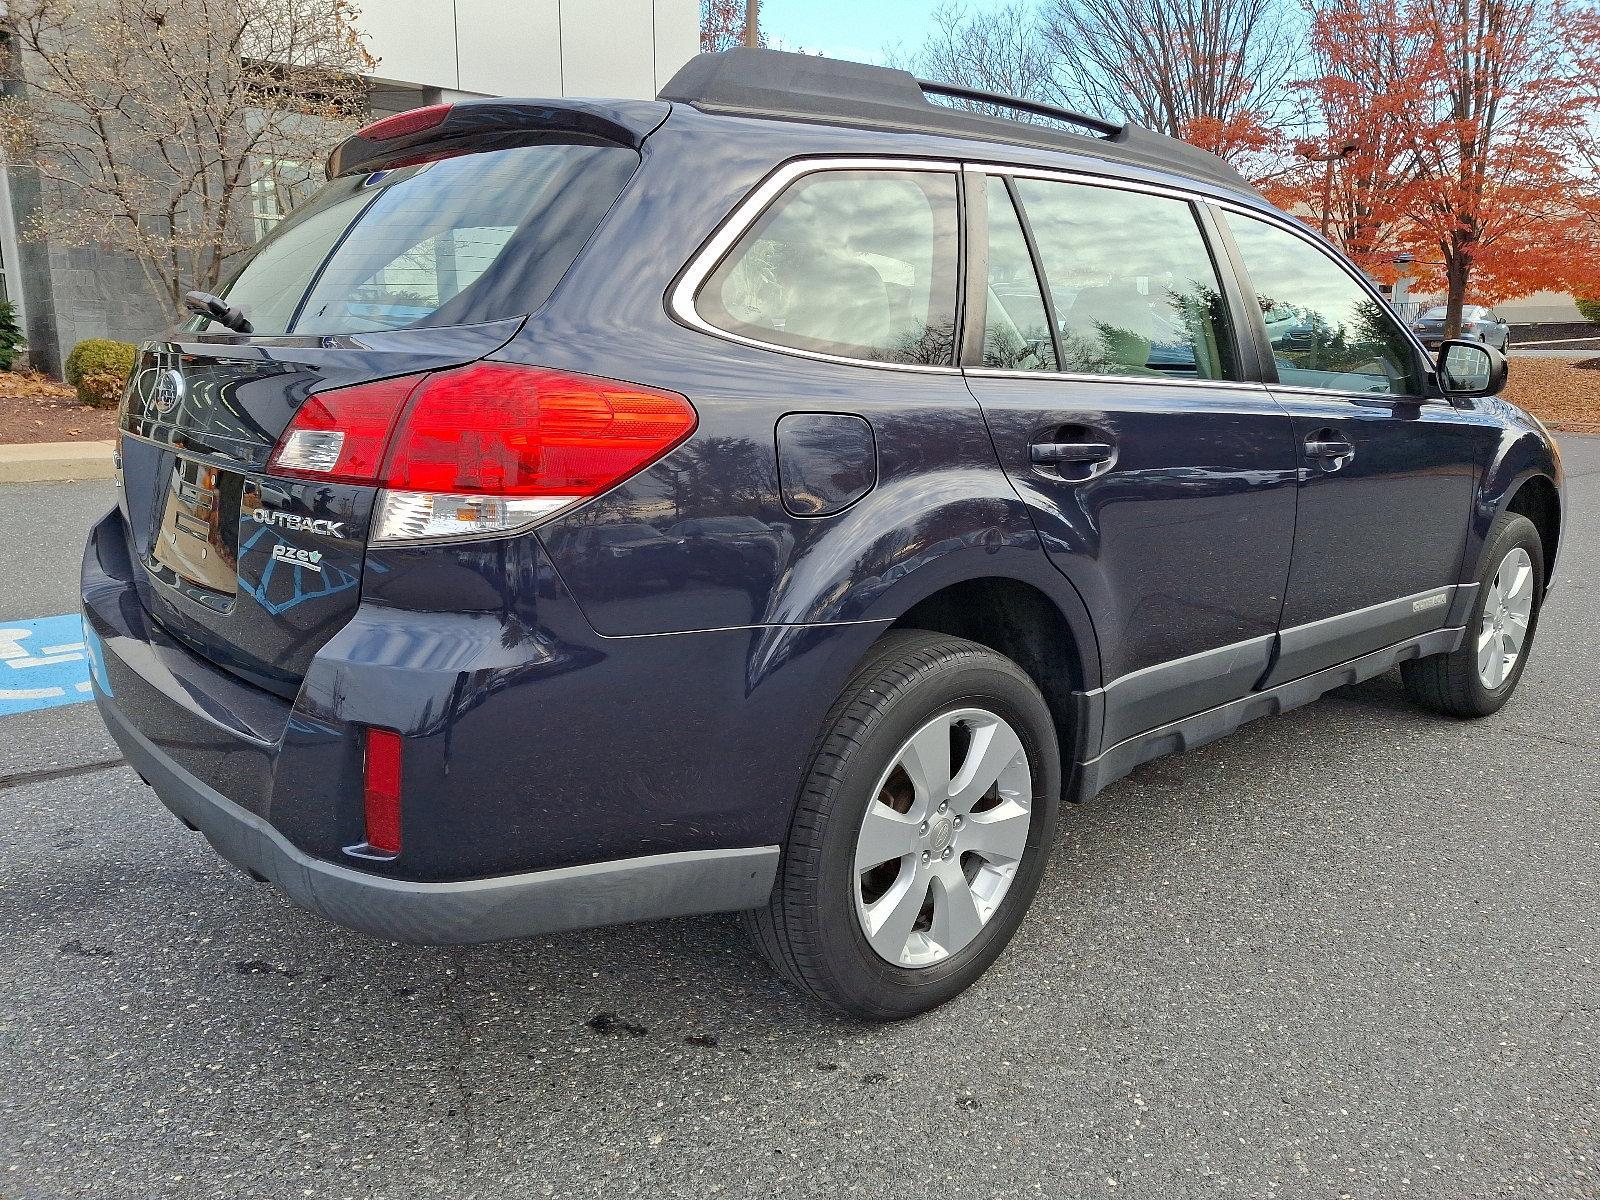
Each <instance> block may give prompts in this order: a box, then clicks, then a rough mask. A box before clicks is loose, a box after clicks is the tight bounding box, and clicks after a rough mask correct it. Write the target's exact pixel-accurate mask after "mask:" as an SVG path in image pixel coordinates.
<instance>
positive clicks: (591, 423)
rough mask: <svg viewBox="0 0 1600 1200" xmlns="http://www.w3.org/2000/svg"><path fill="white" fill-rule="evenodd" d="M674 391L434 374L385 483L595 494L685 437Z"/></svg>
mask: <svg viewBox="0 0 1600 1200" xmlns="http://www.w3.org/2000/svg"><path fill="white" fill-rule="evenodd" d="M694 425H695V411H694V408H693V406H692V405H690V403H689V401H688V400H686V399H685V398H684V397H682V396H680V395H678V394H677V393H676V392H665V391H659V390H657V389H655V388H647V387H640V386H639V385H637V384H632V383H620V382H618V381H617V380H614V379H597V378H595V377H594V376H591V375H574V374H570V373H568V372H564V371H551V370H546V369H545V368H542V367H519V366H511V365H509V364H505V363H478V364H476V365H474V366H470V367H462V368H461V369H459V370H456V371H446V372H443V373H442V374H439V375H434V376H432V377H430V378H429V379H428V381H427V383H426V384H424V386H423V387H422V388H421V389H420V390H419V391H418V393H417V395H416V396H415V397H414V398H413V400H412V402H411V406H410V408H409V409H408V410H407V412H406V415H405V419H404V421H402V423H401V425H400V428H399V430H398V431H397V432H396V434H395V438H394V446H393V448H392V449H391V450H390V452H389V461H388V463H387V465H386V466H385V468H384V471H383V483H384V486H385V487H390V488H399V489H404V490H407V491H416V492H453V493H463V492H465V493H478V494H485V495H493V496H575V497H577V496H596V495H599V494H600V493H601V492H603V491H605V490H606V489H607V488H608V487H611V486H612V485H613V484H615V483H618V482H620V481H621V480H623V479H625V478H627V477H628V476H629V475H632V474H633V473H634V472H636V471H638V470H640V469H641V468H643V467H645V466H648V465H649V464H650V463H652V462H654V461H655V460H656V459H658V458H660V457H661V456H662V455H663V454H665V453H666V452H667V451H668V450H670V449H672V448H673V447H674V446H676V445H677V444H678V443H679V442H681V441H683V439H684V438H686V437H688V436H689V434H690V432H691V431H692V430H693V429H694Z"/></svg>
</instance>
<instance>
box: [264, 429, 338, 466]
mask: <svg viewBox="0 0 1600 1200" xmlns="http://www.w3.org/2000/svg"><path fill="white" fill-rule="evenodd" d="M343 448H344V434H343V432H341V431H339V430H335V429H293V430H290V431H289V436H288V437H286V438H284V440H283V445H282V446H281V447H280V448H279V449H278V453H277V454H276V455H275V456H274V459H273V463H274V465H275V466H279V467H287V468H288V469H289V470H292V471H331V470H333V468H334V466H335V464H337V463H338V461H339V451H340V450H342V449H343Z"/></svg>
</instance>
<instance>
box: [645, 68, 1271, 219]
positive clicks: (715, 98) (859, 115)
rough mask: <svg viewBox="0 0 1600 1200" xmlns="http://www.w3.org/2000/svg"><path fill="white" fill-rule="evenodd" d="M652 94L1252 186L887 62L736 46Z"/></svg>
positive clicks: (1160, 149)
mask: <svg viewBox="0 0 1600 1200" xmlns="http://www.w3.org/2000/svg"><path fill="white" fill-rule="evenodd" d="M930 96H943V97H946V98H948V99H953V100H961V101H967V102H969V103H978V104H985V105H990V106H993V107H995V108H1004V109H1009V110H1012V111H1015V112H1019V113H1027V114H1029V115H1030V116H1034V117H1042V118H1044V119H1045V120H1046V121H1050V122H1053V123H1054V124H1050V125H1043V124H1036V123H1032V122H1028V121H1019V120H1014V119H1010V118H1007V117H1003V116H995V115H991V114H989V113H984V112H976V111H973V110H972V109H966V108H954V107H951V106H950V105H948V104H939V103H936V102H934V101H932V100H930V99H929V97H930ZM658 98H659V99H661V100H670V101H675V102H678V103H683V104H691V105H693V106H694V107H695V108H698V109H701V110H703V111H706V112H717V113H728V114H733V115H740V116H754V117H773V118H777V119H779V120H789V121H815V122H822V123H828V124H835V125H851V126H857V127H860V128H866V129H891V130H897V131H904V132H914V133H935V134H946V135H951V136H957V137H971V138H983V139H986V140H989V141H996V142H1010V143H1014V144H1017V145H1023V146H1038V147H1041V148H1044V149H1049V150H1064V151H1067V152H1069V153H1074V154H1095V155H1099V156H1100V157H1104V158H1111V159H1114V160H1116V161H1119V162H1129V163H1133V164H1135V165H1138V166H1146V167H1153V168H1156V169H1158V170H1168V171H1179V172H1181V173H1183V174H1185V175H1189V176H1192V177H1194V178H1197V179H1204V180H1206V181H1208V182H1211V183H1217V184H1220V185H1222V186H1224V187H1227V188H1232V189H1238V188H1244V189H1246V190H1250V184H1249V183H1248V182H1247V181H1246V180H1245V178H1244V177H1243V176H1242V175H1240V174H1239V173H1238V172H1237V171H1236V170H1234V169H1233V167H1231V166H1229V165H1228V164H1227V163H1226V162H1224V161H1223V160H1222V159H1220V158H1218V157H1217V156H1216V155H1214V154H1211V153H1209V152H1207V151H1205V150H1202V149H1200V148H1199V147H1198V146H1191V145H1190V144H1189V143H1188V142H1183V141H1179V140H1178V139H1177V138H1171V137H1166V136H1165V135H1163V134H1159V133H1154V132H1152V131H1151V130H1148V129H1145V128H1143V127H1142V126H1139V125H1134V124H1131V123H1117V122H1114V121H1107V120H1104V119H1103V118H1101V117H1095V116H1088V115H1086V114H1084V113H1080V112H1074V111H1073V110H1071V109H1069V108H1058V107H1056V106H1055V105H1052V104H1041V103H1039V102H1038V101H1035V100H1024V99H1022V98H1021V97H1018V96H1006V95H1002V94H1001V93H998V92H985V91H980V90H978V89H976V88H968V87H962V86H959V85H957V84H949V83H938V82H934V81H931V80H923V79H918V78H917V77H916V76H914V75H912V74H911V73H910V72H909V71H900V70H896V69H895V68H893V67H877V66H871V65H868V64H866V63H852V62H841V61H839V60H838V59H831V58H819V57H816V56H814V55H810V54H793V53H790V52H787V51H783V50H762V49H755V48H751V47H746V46H740V47H736V48H735V49H732V50H724V51H721V52H720V53H717V54H701V55H697V56H696V57H694V58H691V59H690V60H689V61H688V62H687V63H685V64H684V66H683V68H682V69H681V70H679V71H678V73H677V74H676V75H674V76H673V77H672V78H671V79H670V80H668V81H667V85H666V86H665V87H663V88H662V89H661V92H660V94H659V96H658ZM1063 127H1065V128H1063Z"/></svg>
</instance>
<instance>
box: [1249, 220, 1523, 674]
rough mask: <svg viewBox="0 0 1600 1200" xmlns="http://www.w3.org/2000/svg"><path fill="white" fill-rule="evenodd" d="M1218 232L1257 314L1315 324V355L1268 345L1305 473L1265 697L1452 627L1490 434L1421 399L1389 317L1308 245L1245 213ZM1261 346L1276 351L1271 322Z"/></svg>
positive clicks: (1372, 292) (1283, 224)
mask: <svg viewBox="0 0 1600 1200" xmlns="http://www.w3.org/2000/svg"><path fill="white" fill-rule="evenodd" d="M1221 224H1222V225H1223V226H1224V227H1225V228H1226V230H1227V233H1228V234H1229V235H1231V241H1232V245H1233V247H1234V252H1235V253H1236V254H1237V257H1238V261H1239V263H1240V265H1241V268H1242V271H1243V273H1244V275H1245V276H1246V277H1247V279H1248V282H1249V286H1250V287H1251V288H1252V289H1253V290H1254V292H1255V294H1256V298H1257V301H1258V303H1257V304H1256V305H1255V306H1254V308H1255V311H1260V312H1266V311H1269V310H1271V309H1272V308H1274V307H1276V306H1279V305H1285V304H1287V305H1292V306H1294V307H1296V308H1300V309H1304V310H1306V311H1308V312H1310V313H1312V314H1314V318H1315V319H1314V320H1313V321H1312V322H1311V326H1312V328H1313V329H1314V330H1315V331H1316V336H1315V337H1314V338H1313V339H1311V340H1310V341H1306V342H1297V343H1293V344H1290V343H1288V342H1284V341H1279V342H1274V343H1270V345H1269V349H1270V363H1271V371H1272V374H1273V375H1274V376H1275V378H1276V382H1275V383H1274V384H1273V386H1272V391H1273V395H1275V396H1276V397H1277V398H1278V400H1279V402H1281V403H1282V404H1283V406H1284V407H1285V408H1286V409H1288V411H1289V413H1290V415H1291V417H1292V418H1293V421H1294V431H1295V444H1296V448H1297V453H1298V455H1299V459H1300V487H1299V493H1300V495H1299V506H1298V518H1297V521H1296V526H1295V545H1294V562H1293V566H1292V567H1291V570H1290V573H1289V585H1288V593H1287V596H1286V599H1285V604H1284V610H1283V630H1282V634H1281V646H1280V650H1279V655H1278V660H1277V662H1276V663H1275V664H1274V667H1273V671H1272V675H1271V676H1270V677H1269V679H1268V681H1267V682H1268V684H1269V685H1270V684H1272V683H1277V682H1282V681H1284V680H1288V679H1293V678H1296V677H1298V676H1301V675H1305V674H1309V673H1310V672H1312V671H1316V670H1319V669H1320V668H1322V667H1327V666H1332V665H1334V664H1337V663H1342V662H1346V661H1348V660H1350V659H1352V658H1356V657H1358V656H1360V655H1362V654H1365V653H1368V652H1369V651H1372V650H1378V649H1381V648H1383V647H1385V646H1388V645H1391V644H1393V643H1395V642H1399V641H1403V640H1404V639H1406V638H1407V637H1411V636H1415V635H1418V634H1422V633H1427V632H1429V631H1431V630H1435V629H1439V628H1442V627H1443V626H1444V625H1445V623H1446V619H1447V617H1448V615H1449V613H1450V610H1451V607H1452V604H1453V602H1454V601H1455V599H1456V584H1457V582H1458V580H1459V579H1460V576H1461V557H1462V554H1463V552H1464V548H1465V544H1466V536H1467V523H1468V520H1469V517H1470V510H1471V506H1472V495H1473V487H1474V480H1475V479H1476V477H1477V476H1478V474H1479V472H1480V470H1481V468H1482V464H1483V463H1484V461H1486V459H1487V456H1488V454H1489V452H1490V447H1491V444H1492V440H1493V431H1492V429H1491V428H1490V426H1489V425H1488V423H1486V422H1485V421H1483V420H1482V419H1481V418H1479V417H1477V416H1476V415H1475V414H1474V412H1473V411H1472V410H1470V409H1467V410H1464V409H1458V408H1456V407H1454V406H1453V405H1451V404H1450V403H1449V402H1448V401H1446V400H1444V399H1442V398H1439V397H1437V396H1431V397H1430V396H1429V395H1428V394H1427V391H1428V388H1427V366H1426V363H1425V362H1424V360H1423V356H1422V354H1421V352H1420V351H1419V350H1418V348H1417V346H1416V344H1415V343H1414V342H1413V340H1412V339H1411V338H1410V337H1408V336H1407V335H1406V333H1405V331H1404V329H1403V328H1402V327H1401V325H1400V322H1399V320H1398V319H1397V318H1396V316H1395V314H1394V312H1393V311H1392V310H1391V309H1390V308H1389V306H1388V304H1387V303H1385V301H1384V300H1383V298H1382V297H1381V296H1380V295H1379V294H1378V292H1377V290H1376V289H1375V288H1373V287H1371V286H1370V285H1368V284H1367V283H1365V282H1364V281H1362V280H1360V279H1359V278H1357V277H1356V275H1355V274H1354V273H1352V272H1351V271H1350V270H1349V269H1347V268H1346V267H1345V266H1344V265H1343V264H1342V263H1340V262H1339V261H1338V260H1337V259H1335V258H1334V257H1333V256H1331V255H1330V254H1329V253H1327V251H1326V250H1324V249H1323V248H1322V247H1321V246H1319V245H1317V243H1316V242H1315V240H1314V239H1313V238H1312V237H1311V235H1310V234H1309V233H1306V232H1304V231H1302V230H1299V229H1298V228H1296V227H1294V226H1293V225H1292V224H1291V223H1290V222H1288V221H1287V220H1279V219H1276V218H1271V217H1268V216H1266V215H1264V214H1255V215H1250V214H1247V213H1245V212H1242V211H1226V212H1224V213H1223V214H1222V215H1221ZM1255 333H1256V335H1257V336H1258V337H1260V338H1261V339H1262V341H1263V343H1268V341H1269V334H1268V330H1267V326H1266V325H1265V324H1258V325H1257V327H1256V329H1255Z"/></svg>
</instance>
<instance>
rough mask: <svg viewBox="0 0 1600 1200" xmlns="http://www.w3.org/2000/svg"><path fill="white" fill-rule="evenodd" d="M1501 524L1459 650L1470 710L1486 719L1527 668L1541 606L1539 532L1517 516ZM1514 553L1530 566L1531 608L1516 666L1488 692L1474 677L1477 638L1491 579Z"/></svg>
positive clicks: (1509, 692) (1479, 577) (1542, 571)
mask: <svg viewBox="0 0 1600 1200" xmlns="http://www.w3.org/2000/svg"><path fill="white" fill-rule="evenodd" d="M1502 522H1503V523H1502V524H1500V527H1499V528H1498V529H1497V530H1496V531H1495V533H1494V535H1493V536H1492V537H1491V538H1490V541H1489V546H1488V550H1487V553H1486V554H1485V555H1484V566H1483V570H1482V572H1481V573H1480V574H1479V576H1478V595H1477V598H1476V599H1475V600H1474V601H1473V605H1472V613H1471V616H1470V617H1469V618H1468V619H1467V631H1466V637H1465V639H1464V641H1463V643H1462V650H1463V651H1464V652H1465V653H1466V654H1467V656H1468V658H1469V660H1470V667H1471V670H1470V672H1469V674H1468V677H1467V681H1466V682H1467V690H1468V693H1469V695H1470V698H1471V700H1472V703H1473V706H1474V707H1475V708H1477V709H1478V710H1479V711H1481V712H1483V713H1484V714H1486V715H1487V714H1488V713H1492V712H1494V711H1496V710H1497V709H1499V708H1500V707H1501V706H1502V705H1503V704H1505V702H1506V701H1507V700H1508V699H1510V698H1511V693H1512V692H1513V691H1515V690H1516V686H1517V683H1518V682H1519V681H1520V680H1521V679H1522V672H1523V670H1524V668H1526V667H1527V665H1528V656H1529V655H1530V654H1531V653H1532V652H1533V639H1534V635H1535V634H1536V633H1537V632H1538V628H1539V613H1540V610H1541V609H1542V608H1543V606H1544V605H1543V601H1544V581H1545V575H1544V570H1545V568H1544V544H1543V543H1542V542H1541V541H1540V540H1539V531H1538V530H1537V529H1536V528H1534V525H1533V522H1532V521H1529V520H1528V519H1527V518H1526V517H1523V516H1520V515H1518V514H1509V519H1508V518H1502ZM1517 549H1522V550H1525V551H1527V553H1528V558H1529V560H1530V561H1531V562H1532V563H1533V604H1532V607H1531V608H1530V610H1529V613H1528V634H1527V636H1526V637H1525V638H1523V640H1522V653H1521V654H1519V655H1518V656H1517V662H1516V665H1515V666H1514V667H1512V668H1511V671H1510V673H1509V674H1508V675H1507V676H1506V677H1505V679H1504V680H1502V681H1501V683H1500V686H1499V687H1496V688H1490V687H1486V686H1485V685H1484V682H1483V679H1482V677H1481V676H1480V675H1479V674H1478V652H1477V646H1478V636H1479V633H1480V631H1481V630H1482V629H1483V613H1484V610H1485V609H1486V608H1487V607H1488V605H1489V590H1490V588H1491V587H1492V586H1493V585H1494V577H1495V575H1496V574H1497V573H1498V572H1499V570H1500V566H1501V564H1502V563H1504V562H1505V560H1506V557H1507V556H1508V555H1509V554H1510V553H1511V552H1512V551H1513V550H1517Z"/></svg>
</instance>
